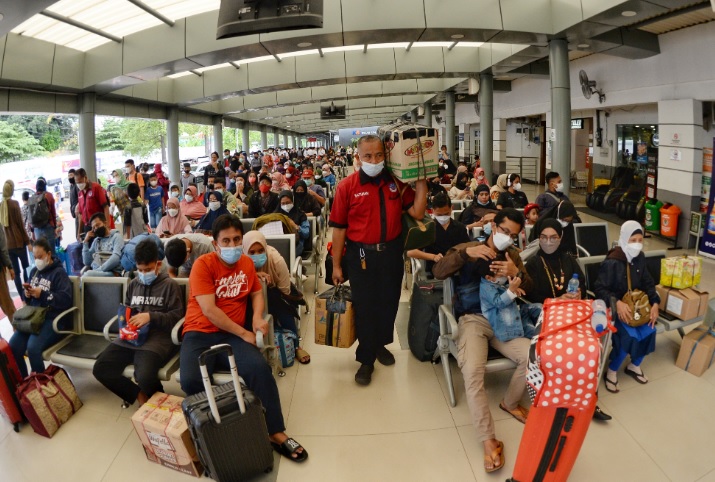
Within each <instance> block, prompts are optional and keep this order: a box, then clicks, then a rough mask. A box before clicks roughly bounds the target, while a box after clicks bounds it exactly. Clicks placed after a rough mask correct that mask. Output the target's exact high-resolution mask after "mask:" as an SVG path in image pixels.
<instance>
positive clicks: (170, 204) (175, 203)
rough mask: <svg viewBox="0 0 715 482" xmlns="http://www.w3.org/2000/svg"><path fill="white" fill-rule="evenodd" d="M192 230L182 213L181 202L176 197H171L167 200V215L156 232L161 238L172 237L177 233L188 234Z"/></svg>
mask: <svg viewBox="0 0 715 482" xmlns="http://www.w3.org/2000/svg"><path fill="white" fill-rule="evenodd" d="M190 232H192V229H191V225H190V224H189V221H188V220H187V219H186V216H184V215H183V214H182V213H181V203H180V202H179V200H178V199H176V198H175V197H173V196H172V197H170V198H169V200H168V201H166V216H164V217H163V218H161V221H159V225H158V226H157V227H156V233H157V234H158V235H159V237H160V238H170V237H171V236H174V235H175V234H186V233H190Z"/></svg>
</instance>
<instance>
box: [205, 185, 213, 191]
mask: <svg viewBox="0 0 715 482" xmlns="http://www.w3.org/2000/svg"><path fill="white" fill-rule="evenodd" d="M206 187H208V188H209V189H211V190H212V191H213V189H214V185H213V184H209V185H208V186H206Z"/></svg>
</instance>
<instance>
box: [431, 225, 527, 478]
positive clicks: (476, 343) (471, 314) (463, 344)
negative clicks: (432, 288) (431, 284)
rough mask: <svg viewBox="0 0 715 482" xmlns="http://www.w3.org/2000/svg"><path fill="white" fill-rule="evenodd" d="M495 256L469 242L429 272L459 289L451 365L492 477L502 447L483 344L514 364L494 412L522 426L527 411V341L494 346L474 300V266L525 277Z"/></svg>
mask: <svg viewBox="0 0 715 482" xmlns="http://www.w3.org/2000/svg"><path fill="white" fill-rule="evenodd" d="M494 224H495V231H496V232H500V233H503V234H507V233H509V234H512V229H514V230H516V228H515V227H514V224H517V225H518V223H514V222H513V221H510V220H509V219H508V217H507V216H502V217H500V222H495V223H494ZM517 227H518V226H517ZM496 256H497V253H496V251H495V250H494V249H493V248H491V247H490V246H488V245H486V244H483V243H479V242H476V241H474V242H471V243H465V244H460V245H457V246H455V247H454V248H452V249H450V250H449V251H448V252H447V254H446V255H445V256H444V258H442V259H441V260H440V261H439V262H438V263H436V264H435V265H434V267H433V268H432V273H433V274H434V275H435V277H436V278H438V279H445V278H447V277H449V276H452V275H455V274H457V273H459V285H458V286H456V287H455V294H456V296H457V301H456V303H455V306H457V307H458V308H457V313H456V314H457V316H458V319H459V332H458V339H457V345H458V347H459V351H458V357H457V358H458V359H457V361H458V363H459V367H460V369H461V370H462V375H463V377H464V385H465V389H466V394H467V404H468V405H469V411H470V412H471V417H472V423H473V424H474V427H475V428H476V430H477V436H478V437H479V440H480V441H481V442H482V443H483V446H484V470H485V471H487V472H494V471H495V470H498V469H500V468H502V467H503V466H504V444H503V443H502V442H501V441H499V440H497V438H496V432H495V430H494V419H493V418H492V414H491V412H490V411H489V400H488V398H487V393H486V390H485V388H484V374H485V371H486V363H487V353H488V352H489V345H491V346H493V347H494V348H495V349H496V350H497V351H499V352H500V353H501V354H502V355H504V356H505V357H507V358H509V359H510V360H512V361H514V362H515V363H516V364H517V367H516V370H515V371H514V374H513V375H512V377H511V381H510V382H509V387H508V388H507V391H506V393H505V394H504V398H503V400H502V402H501V403H500V404H499V407H500V408H501V409H502V410H505V411H507V412H508V413H509V414H510V415H511V416H513V417H514V418H515V419H516V420H518V421H520V422H522V423H524V422H525V421H526V416H527V414H528V412H527V410H526V409H525V408H523V407H521V406H520V405H519V402H520V401H521V398H522V396H523V394H524V390H525V389H526V368H527V364H528V361H529V347H530V344H531V342H530V340H528V339H527V338H514V339H513V340H510V341H507V342H502V341H500V340H499V339H498V338H497V337H495V336H494V330H493V329H492V327H491V325H490V324H489V321H488V320H487V319H486V318H485V317H484V315H482V309H481V303H480V298H479V289H480V286H479V285H480V281H481V276H480V274H479V269H478V268H479V266H478V264H477V263H476V261H478V260H484V261H491V265H490V269H491V271H492V272H493V273H495V275H496V276H508V277H511V278H514V277H517V276H521V277H525V276H526V273H525V272H523V271H522V270H520V268H518V267H517V265H516V264H515V263H514V260H512V259H510V257H509V256H507V258H506V260H505V261H496V260H495V258H496Z"/></svg>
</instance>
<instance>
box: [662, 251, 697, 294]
mask: <svg viewBox="0 0 715 482" xmlns="http://www.w3.org/2000/svg"><path fill="white" fill-rule="evenodd" d="M701 275H702V259H701V258H700V257H699V256H679V257H677V258H665V259H663V260H661V262H660V284H662V285H663V286H670V287H673V288H677V289H679V290H682V289H685V288H690V287H691V286H697V285H699V284H700V278H701Z"/></svg>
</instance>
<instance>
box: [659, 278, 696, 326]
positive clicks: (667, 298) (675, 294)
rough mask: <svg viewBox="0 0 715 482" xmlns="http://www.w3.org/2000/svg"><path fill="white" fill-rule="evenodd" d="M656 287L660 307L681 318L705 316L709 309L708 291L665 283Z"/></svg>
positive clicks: (690, 318) (688, 318)
mask: <svg viewBox="0 0 715 482" xmlns="http://www.w3.org/2000/svg"><path fill="white" fill-rule="evenodd" d="M655 289H656V291H657V292H658V295H659V296H660V309H661V310H663V311H665V312H666V313H669V314H671V315H673V316H675V317H676V318H680V319H681V320H692V319H693V318H697V317H698V316H704V315H705V312H706V311H707V309H708V296H709V293H708V292H707V291H698V290H695V289H693V288H686V289H684V290H677V289H673V288H668V287H665V286H663V285H657V286H656V287H655Z"/></svg>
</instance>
